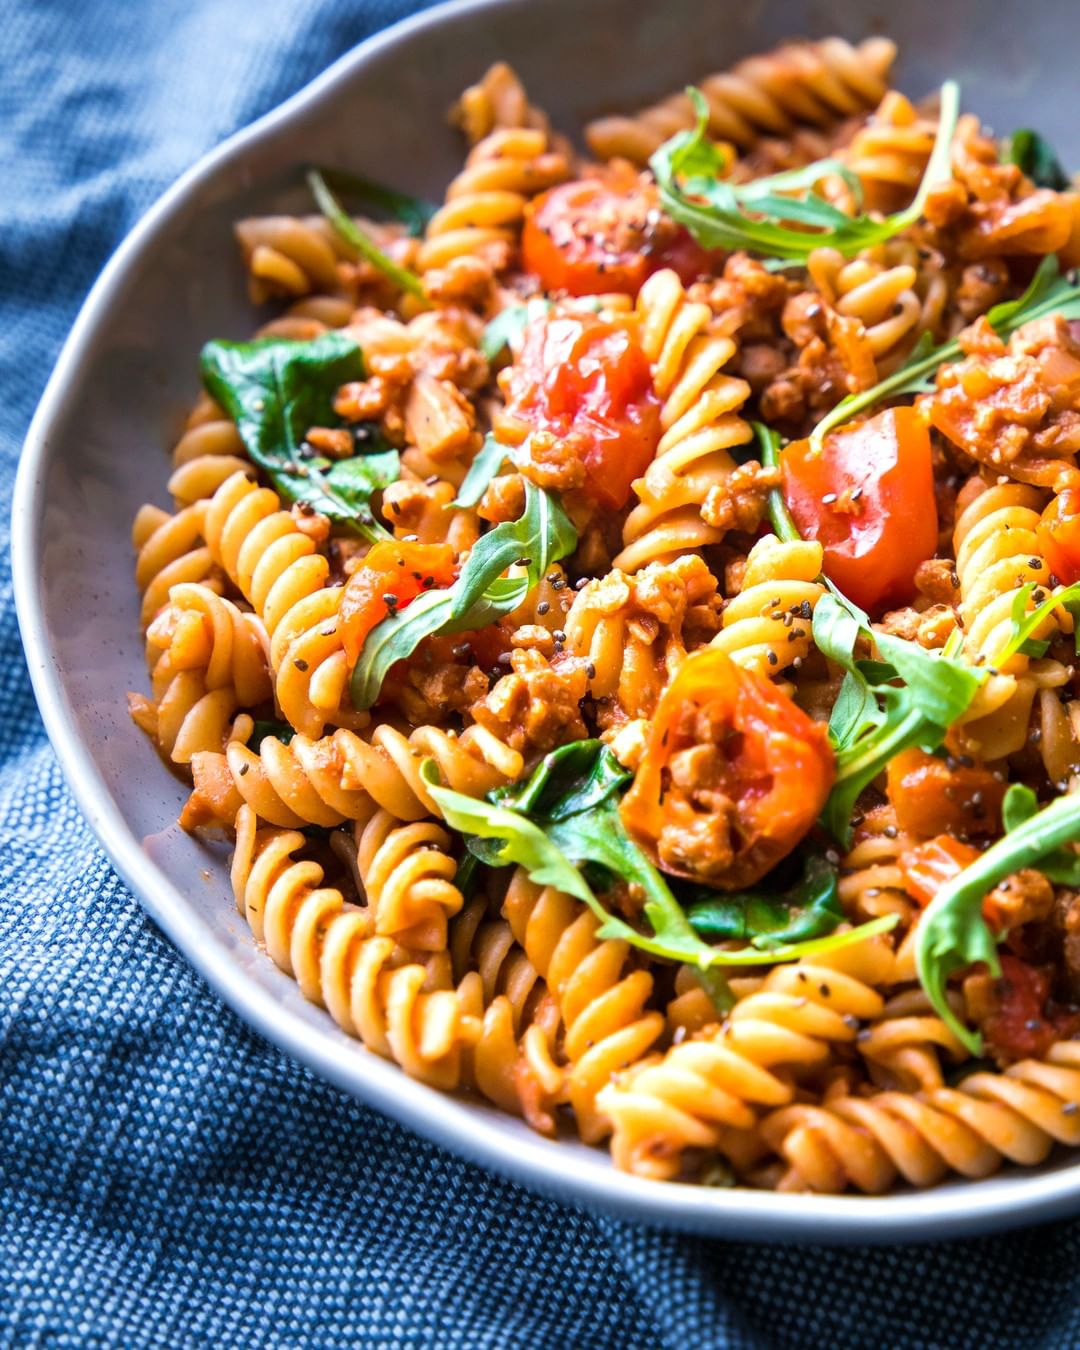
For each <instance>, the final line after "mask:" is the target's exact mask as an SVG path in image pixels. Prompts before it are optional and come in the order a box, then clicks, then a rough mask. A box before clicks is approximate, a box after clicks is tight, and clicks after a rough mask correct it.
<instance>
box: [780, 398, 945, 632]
mask: <svg viewBox="0 0 1080 1350" xmlns="http://www.w3.org/2000/svg"><path fill="white" fill-rule="evenodd" d="M780 462H781V466H782V468H783V472H784V499H785V501H786V502H787V505H788V509H789V510H790V512H791V514H792V516H793V517H794V519H795V524H796V525H797V526H798V527H799V532H800V534H802V535H803V537H804V538H806V539H815V540H817V542H818V543H820V544H822V545H823V546H824V549H825V563H824V568H825V575H826V576H827V577H828V578H829V579H830V581H833V582H835V583H836V585H837V586H838V587H839V588H840V590H842V591H843V592H844V594H845V595H846V596H848V597H849V598H850V599H851V600H854V602H855V603H856V604H857V605H860V606H861V607H862V608H863V609H866V610H871V611H875V610H880V609H882V608H883V607H885V606H888V605H896V604H903V603H904V602H905V601H907V600H910V599H911V596H912V592H913V590H914V577H915V569H916V568H917V567H918V565H919V564H920V563H921V562H925V561H926V559H927V558H932V557H933V555H934V550H935V548H936V547H937V539H938V523H937V506H936V504H935V499H934V473H933V467H932V464H931V459H930V437H929V435H928V434H927V431H926V427H925V425H924V423H923V422H922V420H921V419H920V418H919V416H918V414H917V413H916V412H915V410H914V409H913V408H890V409H889V410H888V411H886V412H883V413H878V415H877V416H876V417H872V418H870V419H869V420H868V421H866V422H860V423H858V424H856V425H855V426H852V427H844V428H842V429H841V430H839V431H834V432H833V433H832V434H831V435H829V436H826V438H825V445H824V448H823V449H822V451H821V453H820V454H815V453H814V452H813V451H812V450H811V448H810V442H809V441H796V442H794V443H793V444H792V445H789V446H788V447H787V449H786V450H785V451H784V452H783V454H782V455H781V458H780Z"/></svg>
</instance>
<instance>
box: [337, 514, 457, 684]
mask: <svg viewBox="0 0 1080 1350" xmlns="http://www.w3.org/2000/svg"><path fill="white" fill-rule="evenodd" d="M453 580H454V550H453V549H452V548H451V547H450V545H449V544H406V543H399V542H398V541H397V540H396V539H386V540H381V541H380V542H379V543H377V544H374V545H373V546H372V547H371V548H370V549H369V550H368V552H367V553H366V554H365V556H364V559H363V561H362V562H361V564H360V566H359V567H358V568H357V569H356V571H355V572H354V573H353V574H352V576H351V577H350V578H349V580H348V582H347V584H346V586H345V594H344V595H343V596H342V597H341V608H340V609H339V610H338V623H339V624H340V626H341V636H342V644H343V646H344V648H345V655H346V656H347V657H348V660H349V665H350V666H354V665H355V664H356V661H357V658H358V657H359V655H360V650H361V648H362V647H363V645H364V639H365V638H366V637H367V635H368V634H369V633H370V632H371V630H372V629H373V628H374V627H375V625H376V624H377V623H381V622H382V620H383V619H385V618H386V616H387V615H388V614H390V613H391V612H393V613H397V612H398V611H399V610H402V609H404V608H405V606H406V605H408V604H409V603H410V601H412V600H415V599H416V597H417V596H418V595H420V594H421V593H422V592H423V591H430V590H433V589H436V588H438V589H442V588H444V587H446V586H449V585H451V584H452V582H453Z"/></svg>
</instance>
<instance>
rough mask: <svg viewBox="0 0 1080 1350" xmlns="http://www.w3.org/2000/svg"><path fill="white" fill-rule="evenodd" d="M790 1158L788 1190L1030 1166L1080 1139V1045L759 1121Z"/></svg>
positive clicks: (871, 1186) (878, 1186) (882, 1185)
mask: <svg viewBox="0 0 1080 1350" xmlns="http://www.w3.org/2000/svg"><path fill="white" fill-rule="evenodd" d="M761 1131H762V1134H763V1135H764V1137H765V1139H766V1140H767V1141H768V1142H769V1143H770V1145H771V1146H772V1147H773V1148H775V1149H776V1150H777V1151H778V1152H779V1153H780V1154H781V1155H782V1156H783V1158H784V1159H785V1161H786V1162H787V1164H788V1169H789V1170H788V1172H787V1173H786V1175H785V1176H784V1177H783V1179H782V1181H781V1183H780V1184H781V1187H782V1188H783V1189H785V1190H813V1191H841V1190H844V1189H846V1188H847V1187H849V1186H850V1187H853V1188H854V1189H856V1190H860V1191H866V1192H869V1193H872V1194H880V1193H881V1192H882V1191H885V1190H888V1188H889V1187H890V1186H891V1185H892V1184H893V1183H894V1182H895V1180H896V1179H897V1177H898V1176H899V1177H902V1178H903V1180H904V1181H906V1182H908V1183H909V1184H910V1185H912V1186H932V1185H934V1184H935V1183H936V1182H938V1181H940V1180H941V1178H942V1177H944V1176H945V1175H946V1174H947V1173H949V1172H958V1173H959V1174H960V1175H961V1176H965V1177H985V1176H988V1175H989V1174H990V1173H991V1172H993V1171H995V1170H996V1169H997V1168H998V1167H999V1166H1000V1165H1001V1163H1002V1162H1003V1161H1008V1162H1012V1163H1018V1164H1020V1165H1021V1166H1025V1167H1032V1166H1035V1165H1036V1164H1037V1163H1040V1162H1042V1161H1044V1159H1045V1158H1046V1157H1047V1156H1048V1155H1049V1153H1050V1150H1051V1148H1052V1147H1053V1145H1054V1144H1055V1142H1056V1143H1061V1144H1067V1145H1069V1146H1071V1147H1074V1148H1075V1147H1076V1146H1077V1145H1078V1144H1080V1042H1077V1041H1061V1042H1059V1043H1058V1044H1057V1045H1055V1046H1053V1047H1052V1048H1051V1050H1050V1051H1049V1053H1048V1054H1047V1056H1046V1058H1045V1059H1043V1060H1035V1059H1025V1060H1021V1061H1020V1062H1019V1063H1016V1064H1011V1065H1010V1066H1009V1067H1008V1068H1007V1069H1006V1070H1005V1071H1004V1072H1003V1073H973V1074H969V1075H968V1077H966V1078H964V1079H962V1080H961V1082H960V1083H959V1084H958V1086H957V1087H955V1088H950V1087H938V1088H934V1089H932V1090H931V1091H928V1092H924V1093H919V1094H918V1095H915V1096H913V1095H910V1094H908V1093H903V1092H881V1093H876V1094H874V1095H873V1096H871V1097H865V1098H863V1097H846V1098H840V1099H838V1100H833V1101H830V1102H827V1103H826V1104H824V1105H822V1106H801V1105H796V1106H788V1107H785V1108H783V1109H782V1110H780V1111H777V1112H775V1113H774V1114H772V1115H769V1116H767V1117H766V1118H765V1119H764V1120H763V1121H762V1123H761Z"/></svg>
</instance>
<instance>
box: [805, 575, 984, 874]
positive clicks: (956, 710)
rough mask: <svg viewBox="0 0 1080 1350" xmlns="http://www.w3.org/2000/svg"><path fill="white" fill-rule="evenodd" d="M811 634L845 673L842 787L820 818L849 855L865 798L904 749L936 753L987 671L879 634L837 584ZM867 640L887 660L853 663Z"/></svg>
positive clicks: (837, 734)
mask: <svg viewBox="0 0 1080 1350" xmlns="http://www.w3.org/2000/svg"><path fill="white" fill-rule="evenodd" d="M812 631H813V635H814V642H815V643H816V644H817V646H818V648H819V649H820V650H821V651H822V652H823V653H824V655H825V656H827V657H828V658H829V659H830V660H832V661H835V662H836V663H837V664H838V665H840V666H841V667H842V668H843V669H844V670H845V671H846V672H847V674H846V677H845V681H844V686H846V693H845V692H844V686H841V692H842V693H844V702H843V707H842V709H841V711H840V713H839V714H837V712H836V708H834V710H833V717H832V718H830V721H829V730H830V732H831V733H832V736H833V748H834V749H835V750H836V781H835V782H834V784H833V789H832V791H831V792H830V794H829V799H828V801H827V802H826V803H825V809H824V810H823V811H822V813H821V824H822V825H823V826H824V828H825V829H827V830H828V831H829V833H830V834H831V835H833V837H834V838H835V839H837V840H838V841H839V842H840V843H841V844H842V845H843V846H844V847H845V848H846V847H848V846H849V844H850V840H851V814H852V810H853V808H854V806H855V802H856V800H857V798H858V796H859V794H860V793H861V792H862V791H863V789H864V788H865V787H867V786H868V784H870V783H872V782H873V780H874V779H875V778H876V777H877V775H878V774H879V773H880V772H881V771H882V769H884V768H885V766H886V765H887V764H888V762H889V760H891V759H892V758H894V756H896V755H898V754H899V753H900V752H901V751H902V750H906V749H908V748H909V747H910V746H912V745H918V746H919V747H920V748H922V749H923V750H927V751H932V750H936V749H937V747H938V746H939V745H940V744H941V742H942V741H943V740H944V738H945V733H946V731H947V730H948V729H949V727H950V726H951V725H952V724H953V723H954V722H955V721H956V720H957V718H958V717H960V716H961V715H962V714H963V713H964V712H965V711H966V710H967V708H968V706H969V705H970V703H971V700H972V699H973V698H974V697H975V694H976V692H977V690H978V688H979V686H980V684H981V683H982V682H983V680H984V679H985V678H986V671H985V670H979V669H976V668H974V667H972V666H969V665H968V664H967V663H966V662H964V661H960V660H957V659H956V658H955V657H954V656H953V655H951V654H950V652H949V650H948V649H946V650H944V651H942V652H930V651H927V650H925V649H924V648H923V647H920V646H919V645H918V643H916V642H907V641H905V640H904V639H903V638H898V637H895V636H892V635H890V634H887V633H877V632H874V631H873V630H872V629H871V627H870V620H869V617H868V616H867V615H866V614H865V613H864V612H863V611H862V610H861V609H859V607H858V606H857V605H854V604H852V602H851V601H850V600H848V599H847V598H846V597H845V596H843V595H841V594H840V592H839V591H837V590H836V588H835V587H833V586H831V585H830V593H829V594H828V595H823V596H822V597H821V599H820V600H819V601H818V603H817V605H816V607H815V609H814V620H813V629H812ZM863 635H865V636H866V637H868V638H870V639H871V641H873V642H874V643H875V644H876V646H877V648H878V651H879V653H880V654H881V656H882V657H884V658H885V660H884V661H862V660H857V659H856V658H855V655H854V652H855V645H856V643H857V641H858V640H859V637H860V636H863ZM899 681H902V683H898V682H899ZM875 705H876V707H875ZM838 706H839V700H838Z"/></svg>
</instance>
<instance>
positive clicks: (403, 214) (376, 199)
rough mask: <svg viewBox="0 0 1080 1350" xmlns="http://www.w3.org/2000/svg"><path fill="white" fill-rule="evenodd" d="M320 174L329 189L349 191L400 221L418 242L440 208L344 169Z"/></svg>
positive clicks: (324, 171)
mask: <svg viewBox="0 0 1080 1350" xmlns="http://www.w3.org/2000/svg"><path fill="white" fill-rule="evenodd" d="M316 172H317V173H318V174H319V176H320V177H321V178H322V180H323V182H324V183H326V184H327V186H328V187H330V188H332V189H336V190H337V191H339V192H347V193H349V195H350V196H352V197H354V198H355V199H356V200H357V201H359V202H361V203H363V204H364V205H370V206H372V207H374V209H375V210H376V211H382V212H383V213H385V214H386V215H388V216H391V217H392V218H393V219H394V220H399V221H400V222H401V223H402V225H404V226H405V227H406V228H407V229H408V231H409V233H410V234H411V235H412V236H413V238H414V239H420V238H422V237H423V234H424V231H425V230H426V229H427V227H428V224H429V223H430V221H431V218H432V216H433V215H434V214H435V212H436V211H438V209H439V208H438V207H437V206H436V205H435V203H434V202H426V201H424V200H423V199H422V198H421V197H413V196H411V195H410V194H409V193H407V192H398V191H397V189H396V188H389V187H386V186H385V185H384V184H382V183H376V182H374V180H373V179H371V178H362V177H360V176H359V175H358V174H355V173H348V172H346V171H345V170H344V169H318V170H316Z"/></svg>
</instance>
